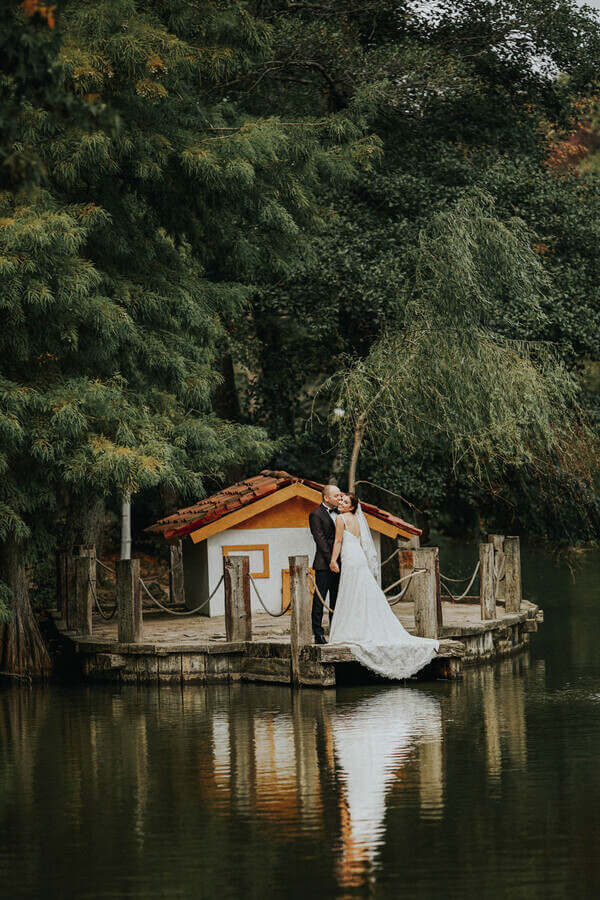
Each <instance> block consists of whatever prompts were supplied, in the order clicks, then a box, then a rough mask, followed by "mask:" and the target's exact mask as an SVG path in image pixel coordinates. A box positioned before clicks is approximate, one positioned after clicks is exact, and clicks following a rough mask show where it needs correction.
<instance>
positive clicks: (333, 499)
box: [323, 484, 342, 509]
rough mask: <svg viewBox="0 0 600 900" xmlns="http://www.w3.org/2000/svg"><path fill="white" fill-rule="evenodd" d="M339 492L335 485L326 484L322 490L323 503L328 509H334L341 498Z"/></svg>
mask: <svg viewBox="0 0 600 900" xmlns="http://www.w3.org/2000/svg"><path fill="white" fill-rule="evenodd" d="M341 493H342V492H341V491H340V489H339V487H338V486H337V485H335V484H326V485H325V487H324V488H323V503H324V504H325V506H328V507H329V508H330V509H335V508H336V506H337V505H338V501H339V499H340V497H341Z"/></svg>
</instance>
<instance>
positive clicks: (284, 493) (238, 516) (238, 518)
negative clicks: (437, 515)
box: [190, 482, 413, 544]
mask: <svg viewBox="0 0 600 900" xmlns="http://www.w3.org/2000/svg"><path fill="white" fill-rule="evenodd" d="M292 497H305V498H306V499H307V500H312V501H313V502H314V503H315V506H318V505H319V503H320V502H321V492H320V491H315V489H314V488H309V487H307V486H306V485H305V484H300V483H299V482H294V483H293V484H288V485H287V487H284V488H281V490H279V491H273V493H272V494H268V495H267V496H266V497H262V498H261V499H260V500H255V501H254V503H248V505H247V506H242V508H241V509H236V510H235V511H234V512H231V513H229V515H226V516H223V517H222V518H220V519H217V520H216V521H215V522H210V523H209V524H208V525H204V526H203V527H202V528H198V529H197V531H192V532H190V537H191V539H192V541H193V542H194V544H199V543H200V541H205V540H206V539H207V538H209V537H212V535H213V534H220V532H221V531H227V529H228V528H232V527H233V526H234V525H238V524H239V523H240V522H244V521H245V520H246V519H250V518H252V516H256V515H258V514H259V513H261V512H265V510H267V509H271V508H272V507H273V506H279V504H280V503H285V502H286V500H290V499H291V498H292ZM365 518H366V520H367V523H368V525H369V528H372V529H373V531H378V532H379V533H380V534H385V535H386V536H387V537H391V538H395V537H397V536H398V535H399V534H400V535H402V537H404V538H411V537H412V536H413V535H412V533H411V532H410V531H404V529H402V528H397V527H396V526H395V525H390V524H389V523H388V522H384V521H383V520H382V519H377V518H375V516H372V515H370V514H369V513H365Z"/></svg>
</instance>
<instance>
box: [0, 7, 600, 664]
mask: <svg viewBox="0 0 600 900" xmlns="http://www.w3.org/2000/svg"><path fill="white" fill-rule="evenodd" d="M599 66H600V21H599V20H598V19H597V17H596V15H595V14H594V13H593V12H592V11H591V10H589V9H586V8H583V7H582V8H580V7H579V6H578V5H577V4H576V3H575V2H572V0H543V2H542V0H501V2H489V3H488V2H482V0H455V2H453V0H439V2H437V3H433V4H429V3H427V4H425V3H419V2H397V0H320V2H319V0H314V2H301V0H299V2H291V0H290V2H288V0H262V2H261V0H256V2H234V0H217V2H208V0H161V2H159V0H146V2H141V0H91V2H89V0H57V2H56V3H52V4H49V3H44V2H40V0H25V2H22V3H20V4H17V3H15V4H14V5H12V4H4V5H3V7H2V11H1V12H0V92H1V96H2V104H1V107H0V207H1V208H0V276H1V278H0V473H1V480H0V615H1V616H2V620H3V621H4V625H3V626H0V627H2V628H3V637H2V640H1V641H0V670H3V671H9V670H13V669H19V668H23V667H26V666H29V665H31V664H32V663H33V664H34V665H35V666H37V667H38V668H43V667H44V666H45V665H46V664H47V659H46V656H45V650H44V648H43V645H42V643H41V640H40V638H39V634H38V632H37V629H36V627H35V620H34V617H33V615H32V610H31V598H30V583H31V579H32V574H33V576H34V577H35V572H36V567H39V566H41V565H43V564H44V563H45V562H47V560H48V559H50V558H51V554H52V553H53V551H54V550H55V549H56V547H57V546H59V545H60V546H68V545H70V544H73V543H80V542H89V541H95V540H97V539H98V535H99V534H101V532H102V530H103V528H104V523H105V511H106V510H107V509H111V508H113V509H114V508H117V507H118V505H119V504H120V502H121V498H122V497H123V496H124V495H131V496H132V497H133V502H134V509H135V510H137V511H138V513H137V515H138V518H137V520H136V522H137V525H138V526H139V527H142V526H143V525H145V524H148V523H149V522H150V521H152V519H153V518H155V517H157V516H159V515H161V514H163V513H166V512H170V511H171V510H172V509H173V508H175V507H176V506H178V505H182V504H184V503H186V502H190V501H191V500H192V499H194V498H197V497H200V496H202V495H203V494H206V493H210V492H211V491H212V490H214V489H216V488H217V487H218V486H219V485H222V484H224V483H226V482H227V481H228V480H229V479H232V478H238V477H241V476H243V475H244V474H246V473H253V472H255V471H257V470H258V469H259V468H261V467H262V466H263V465H270V466H272V467H277V468H285V469H288V470H290V471H292V472H294V473H296V474H300V475H304V476H307V477H313V478H318V479H322V480H327V478H329V477H335V478H337V479H338V480H339V482H340V483H341V484H345V483H346V482H347V480H349V481H350V483H351V485H357V486H358V488H359V491H361V492H363V493H364V495H365V496H367V497H368V498H369V499H375V500H376V501H378V502H384V501H385V503H386V505H388V506H390V507H392V508H394V509H398V510H399V511H402V510H403V511H404V512H405V513H406V514H407V515H409V516H411V517H417V518H418V520H419V522H420V523H422V524H423V525H426V524H428V523H430V524H434V525H436V526H437V527H439V528H441V529H442V530H445V531H446V532H448V533H451V534H463V533H466V532H469V531H471V532H473V531H477V530H478V529H480V528H482V527H488V528H490V529H491V528H498V529H502V530H507V531H508V530H510V531H512V532H513V533H514V532H516V531H518V532H520V533H524V534H529V535H532V536H535V537H543V538H546V539H549V540H551V541H554V542H577V541H593V540H595V539H596V538H597V535H598V532H599V529H600V508H599V497H598V490H597V459H598V452H597V427H598V415H599V412H600V378H599V370H598V364H599V361H600V268H599V267H600V262H599V261H598V260H600V253H599V250H600V177H599V175H598V164H597V154H598V150H597V145H598V139H597V136H596V135H597V126H598V123H597V117H598V100H597V97H596V93H595V92H596V78H597V71H598V68H599ZM370 483H371V484H370ZM372 484H373V485H377V486H378V487H372V486H371V485H372ZM383 490H385V491H390V492H392V494H385V493H383ZM400 498H405V499H400ZM407 503H408V504H409V506H408V507H407V506H406V504H407Z"/></svg>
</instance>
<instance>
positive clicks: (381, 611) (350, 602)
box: [329, 515, 439, 679]
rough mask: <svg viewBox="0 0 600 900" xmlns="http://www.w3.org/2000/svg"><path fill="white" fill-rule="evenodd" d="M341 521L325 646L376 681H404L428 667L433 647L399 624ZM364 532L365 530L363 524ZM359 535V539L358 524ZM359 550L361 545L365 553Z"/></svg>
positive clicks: (364, 555)
mask: <svg viewBox="0 0 600 900" xmlns="http://www.w3.org/2000/svg"><path fill="white" fill-rule="evenodd" d="M342 518H343V520H344V535H343V539H342V551H341V556H340V559H341V576H340V586H339V590H338V596H337V603H336V606H335V614H334V616H333V621H332V624H331V629H330V632H329V644H330V645H331V644H338V645H339V644H343V645H344V646H345V647H349V648H350V649H351V650H352V653H353V655H354V657H355V659H357V660H358V662H360V663H361V664H362V665H363V666H366V667H367V668H368V669H371V670H372V671H373V672H376V673H377V674H378V675H383V676H384V677H386V678H395V679H396V678H397V679H402V678H410V676H411V675H414V674H415V672H418V671H419V670H420V669H422V668H423V666H426V665H427V663H429V662H431V660H432V659H433V658H434V657H435V655H436V653H437V650H438V648H439V642H438V641H436V640H433V639H431V638H420V637H415V636H414V635H412V634H409V633H408V631H407V630H406V629H405V628H404V627H403V626H402V625H401V624H400V622H399V621H398V619H397V618H396V616H395V615H394V613H393V612H392V610H391V608H390V605H389V603H388V600H387V597H386V596H385V594H384V593H383V591H382V590H381V588H380V587H379V585H378V584H377V581H376V580H375V577H374V575H373V571H372V568H373V567H372V565H371V567H370V566H369V559H370V557H371V555H372V550H371V548H370V547H369V546H368V541H367V540H365V539H363V540H362V541H361V538H359V537H357V536H356V535H355V534H352V532H351V531H349V530H348V528H347V523H346V520H345V519H344V517H343V515H342ZM363 518H364V515H363ZM359 521H360V516H359ZM365 527H366V528H367V530H368V526H367V525H366V521H365ZM361 533H362V534H363V535H364V528H363V526H362V524H361ZM369 538H370V534H369ZM363 544H367V553H365V549H364V548H363ZM367 554H368V556H367Z"/></svg>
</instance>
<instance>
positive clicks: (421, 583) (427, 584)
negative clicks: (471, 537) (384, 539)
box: [411, 547, 441, 638]
mask: <svg viewBox="0 0 600 900" xmlns="http://www.w3.org/2000/svg"><path fill="white" fill-rule="evenodd" d="M413 554H414V567H415V569H417V570H418V569H425V570H426V571H425V572H423V573H422V574H416V575H415V576H414V578H413V579H412V581H411V590H412V596H413V598H414V605H415V630H416V632H417V634H418V635H419V637H428V638H436V637H438V636H439V634H440V626H441V623H439V621H438V590H437V579H436V566H437V564H438V559H439V550H438V548H437V547H419V549H417V550H413Z"/></svg>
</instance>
